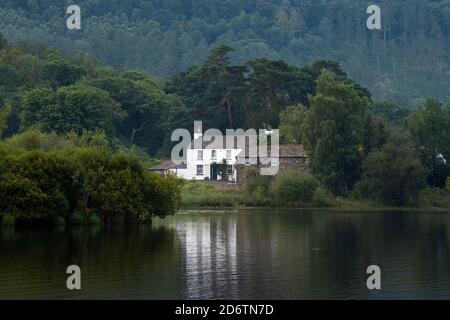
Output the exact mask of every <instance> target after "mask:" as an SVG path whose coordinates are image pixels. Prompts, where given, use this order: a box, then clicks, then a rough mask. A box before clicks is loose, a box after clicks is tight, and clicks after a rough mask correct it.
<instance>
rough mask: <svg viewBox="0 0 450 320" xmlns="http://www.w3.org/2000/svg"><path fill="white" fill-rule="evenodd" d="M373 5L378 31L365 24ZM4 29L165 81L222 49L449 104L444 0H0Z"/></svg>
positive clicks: (448, 16)
mask: <svg viewBox="0 0 450 320" xmlns="http://www.w3.org/2000/svg"><path fill="white" fill-rule="evenodd" d="M68 4H77V5H79V6H80V7H81V9H82V19H83V20H82V29H81V30H80V31H76V32H71V31H68V30H67V28H66V27H65V19H66V15H65V7H66V5H68ZM372 4H378V5H379V6H380V7H381V14H382V30H375V31H370V30H368V29H367V27H366V20H367V18H368V15H367V14H366V9H367V7H368V5H372ZM0 30H1V31H2V32H3V33H4V34H5V35H6V36H7V38H8V39H10V40H11V41H14V40H17V39H21V38H30V39H40V40H41V41H44V42H45V43H47V44H51V45H52V46H56V47H58V48H60V49H62V50H63V51H64V52H66V53H68V52H73V51H74V50H82V51H85V52H90V53H92V54H94V55H95V56H96V57H97V58H99V59H101V60H102V61H104V62H105V63H107V64H109V65H116V66H127V67H131V68H140V69H144V70H146V71H148V72H150V73H151V74H155V75H157V76H162V77H165V78H168V77H170V76H171V75H173V74H175V73H178V72H182V71H186V70H187V69H188V68H190V67H191V66H192V65H197V64H200V63H201V62H202V61H203V60H204V59H205V58H206V57H207V56H208V55H209V52H210V50H211V49H212V48H214V47H216V46H218V45H222V44H226V45H229V46H231V47H234V48H235V49H236V51H235V52H234V53H233V55H232V60H233V62H234V63H235V64H243V63H244V62H245V61H248V60H254V59H256V58H263V57H266V58H268V59H272V60H284V61H286V62H287V63H289V64H291V65H295V66H298V67H301V66H304V65H306V64H311V63H313V62H315V61H316V60H319V59H331V60H335V61H337V62H338V63H339V64H341V65H342V66H343V69H344V70H346V71H347V72H348V74H349V75H350V76H351V77H352V78H353V79H355V80H357V81H358V82H359V83H361V84H362V85H363V86H365V87H368V88H369V89H370V91H371V92H372V93H373V94H374V96H375V97H376V98H378V99H385V100H389V101H392V102H396V103H399V104H403V105H416V104H420V103H423V101H424V100H425V99H426V98H428V97H434V98H437V99H439V100H447V99H448V88H449V86H450V69H449V64H450V56H449V52H450V47H449V45H450V43H449V39H450V36H449V33H450V2H449V1H448V0H408V1H402V0H381V1H376V2H373V1H366V0H321V1H318V0H243V1H236V0H208V1H203V0H164V1H161V0H145V1H144V0H129V1H111V0H95V1H94V0H77V1H74V0H67V1H60V0H27V1H15V0H2V1H0ZM124 44H126V45H124Z"/></svg>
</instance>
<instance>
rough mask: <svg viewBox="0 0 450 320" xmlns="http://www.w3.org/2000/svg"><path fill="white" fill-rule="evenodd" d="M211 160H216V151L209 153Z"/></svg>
mask: <svg viewBox="0 0 450 320" xmlns="http://www.w3.org/2000/svg"><path fill="white" fill-rule="evenodd" d="M211 159H213V160H216V159H217V150H212V151H211Z"/></svg>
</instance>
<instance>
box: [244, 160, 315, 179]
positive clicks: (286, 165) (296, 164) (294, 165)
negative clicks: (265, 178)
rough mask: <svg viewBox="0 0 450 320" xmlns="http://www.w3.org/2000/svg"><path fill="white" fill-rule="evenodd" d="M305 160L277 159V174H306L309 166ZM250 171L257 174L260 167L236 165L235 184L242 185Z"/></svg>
mask: <svg viewBox="0 0 450 320" xmlns="http://www.w3.org/2000/svg"><path fill="white" fill-rule="evenodd" d="M306 159H307V158H300V157H298V158H296V157H292V158H280V159H279V166H280V169H279V171H278V173H280V172H283V171H287V170H298V171H299V172H308V171H309V166H308V163H307V161H306ZM250 170H257V171H258V173H259V172H260V166H259V165H258V166H257V165H252V166H245V165H238V166H237V182H238V183H239V185H244V184H245V183H246V180H247V175H248V172H249V171H250Z"/></svg>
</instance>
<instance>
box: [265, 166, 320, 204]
mask: <svg viewBox="0 0 450 320" xmlns="http://www.w3.org/2000/svg"><path fill="white" fill-rule="evenodd" d="M319 187H320V183H319V182H318V181H317V180H316V179H315V178H314V177H313V176H312V175H310V174H308V173H299V172H297V171H287V172H284V173H281V174H280V175H279V176H278V177H277V178H276V179H275V181H274V184H273V186H272V190H273V193H274V196H275V198H276V200H277V201H278V202H282V203H286V202H288V203H297V204H303V205H311V202H312V199H313V195H314V193H315V191H316V189H317V188H319Z"/></svg>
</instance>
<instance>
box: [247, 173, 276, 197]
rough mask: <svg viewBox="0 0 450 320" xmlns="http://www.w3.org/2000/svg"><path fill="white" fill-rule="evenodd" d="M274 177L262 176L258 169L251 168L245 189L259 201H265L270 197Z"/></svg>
mask: <svg viewBox="0 0 450 320" xmlns="http://www.w3.org/2000/svg"><path fill="white" fill-rule="evenodd" d="M271 182H272V178H271V177H270V176H262V175H260V174H259V172H258V170H256V169H253V168H252V169H249V170H248V171H247V173H246V183H245V189H246V192H247V194H248V196H250V197H251V198H253V199H254V200H256V201H257V202H264V201H267V200H268V199H269V198H270V185H271Z"/></svg>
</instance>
